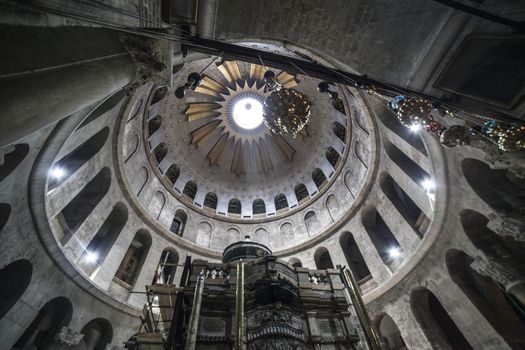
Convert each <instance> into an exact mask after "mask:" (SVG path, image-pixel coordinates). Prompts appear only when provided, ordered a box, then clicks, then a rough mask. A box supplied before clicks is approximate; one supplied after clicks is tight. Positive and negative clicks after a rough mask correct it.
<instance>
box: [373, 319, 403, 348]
mask: <svg viewBox="0 0 525 350" xmlns="http://www.w3.org/2000/svg"><path fill="white" fill-rule="evenodd" d="M377 324H378V327H377V328H378V329H379V333H381V337H382V338H383V343H384V344H385V345H387V349H389V350H405V349H407V346H406V344H405V341H404V340H403V337H401V332H400V331H399V328H398V327H397V325H396V324H395V323H394V320H392V318H391V317H390V316H389V315H387V314H383V315H382V316H381V318H380V319H379V321H378V322H377Z"/></svg>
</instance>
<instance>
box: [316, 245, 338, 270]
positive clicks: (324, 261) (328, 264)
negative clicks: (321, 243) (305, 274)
mask: <svg viewBox="0 0 525 350" xmlns="http://www.w3.org/2000/svg"><path fill="white" fill-rule="evenodd" d="M314 260H315V266H316V268H317V269H318V270H326V269H333V268H334V263H333V262H332V257H330V253H329V252H328V249H326V248H325V247H319V248H317V249H316V251H315V253H314Z"/></svg>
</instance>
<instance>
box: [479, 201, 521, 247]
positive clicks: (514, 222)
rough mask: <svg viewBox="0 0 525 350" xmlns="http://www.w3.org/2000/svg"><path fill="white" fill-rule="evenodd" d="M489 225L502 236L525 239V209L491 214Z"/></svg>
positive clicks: (519, 239) (518, 239)
mask: <svg viewBox="0 0 525 350" xmlns="http://www.w3.org/2000/svg"><path fill="white" fill-rule="evenodd" d="M489 219H490V221H489V223H488V224H487V227H488V228H489V229H491V230H492V231H494V232H496V233H497V234H499V235H502V236H510V237H512V238H514V239H515V240H517V241H525V209H522V210H519V211H515V212H509V213H503V212H498V213H497V214H489Z"/></svg>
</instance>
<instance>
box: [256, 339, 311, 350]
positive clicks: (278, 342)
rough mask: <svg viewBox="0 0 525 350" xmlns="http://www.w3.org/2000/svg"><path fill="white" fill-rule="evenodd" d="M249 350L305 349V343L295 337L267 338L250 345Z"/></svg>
mask: <svg viewBox="0 0 525 350" xmlns="http://www.w3.org/2000/svg"><path fill="white" fill-rule="evenodd" d="M248 349H249V350H303V349H305V344H304V343H302V342H299V341H297V340H294V339H283V338H279V339H276V338H265V339H260V340H258V341H255V342H253V343H251V344H249V345H248Z"/></svg>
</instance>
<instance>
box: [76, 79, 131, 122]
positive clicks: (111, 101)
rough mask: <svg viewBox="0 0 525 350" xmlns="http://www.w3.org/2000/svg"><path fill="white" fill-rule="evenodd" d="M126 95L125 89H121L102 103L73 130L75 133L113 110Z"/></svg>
mask: <svg viewBox="0 0 525 350" xmlns="http://www.w3.org/2000/svg"><path fill="white" fill-rule="evenodd" d="M127 94H128V91H127V89H122V90H120V91H118V92H116V93H115V94H113V95H112V96H111V97H109V98H107V99H106V100H105V101H104V102H102V103H101V104H100V105H98V106H97V107H96V108H95V109H94V110H93V111H92V112H91V113H89V115H88V116H87V117H86V119H84V120H83V121H82V123H80V125H79V126H78V127H77V128H76V129H75V131H77V130H79V129H81V128H83V127H84V126H86V125H88V124H89V123H91V122H93V121H94V120H96V119H98V118H99V117H100V116H102V115H104V114H105V113H106V112H109V111H110V110H112V109H113V108H115V107H116V106H117V105H118V104H119V103H120V101H122V100H123V99H124V98H125V97H126V96H127Z"/></svg>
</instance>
